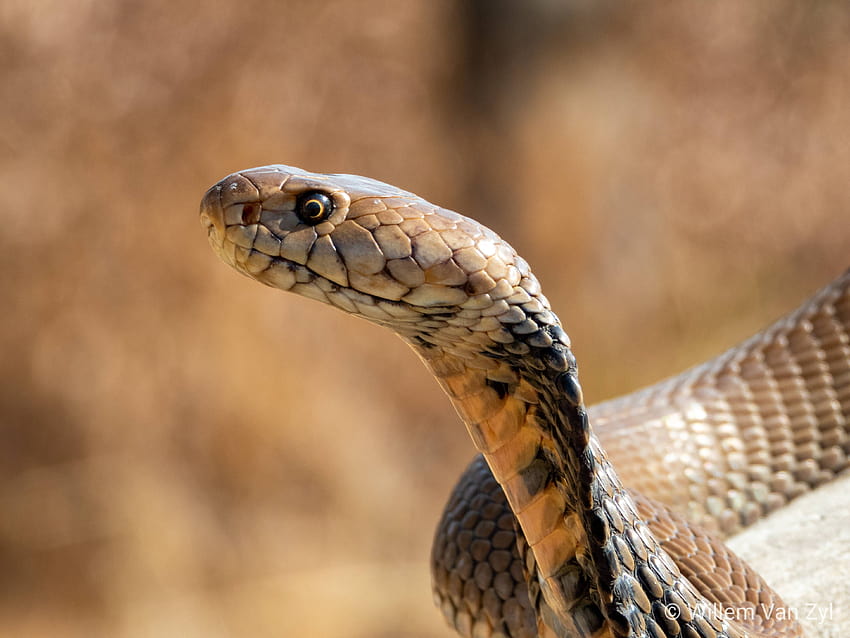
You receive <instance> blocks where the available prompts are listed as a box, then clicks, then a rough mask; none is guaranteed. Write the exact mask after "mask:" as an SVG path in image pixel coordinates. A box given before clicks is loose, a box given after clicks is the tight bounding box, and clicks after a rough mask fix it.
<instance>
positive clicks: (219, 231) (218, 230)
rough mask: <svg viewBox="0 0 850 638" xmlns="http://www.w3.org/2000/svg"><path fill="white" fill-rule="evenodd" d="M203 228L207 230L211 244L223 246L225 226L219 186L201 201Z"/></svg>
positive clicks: (209, 191)
mask: <svg viewBox="0 0 850 638" xmlns="http://www.w3.org/2000/svg"><path fill="white" fill-rule="evenodd" d="M201 226H203V227H204V228H205V229H206V231H207V235H208V236H209V238H210V241H211V242H213V241H214V242H215V243H216V244H221V242H222V240H223V239H224V231H225V225H224V214H223V211H222V208H221V193H220V187H219V184H216V185H215V186H213V187H212V188H210V189H209V190H208V191H207V192H206V193H205V194H204V198H203V199H202V200H201Z"/></svg>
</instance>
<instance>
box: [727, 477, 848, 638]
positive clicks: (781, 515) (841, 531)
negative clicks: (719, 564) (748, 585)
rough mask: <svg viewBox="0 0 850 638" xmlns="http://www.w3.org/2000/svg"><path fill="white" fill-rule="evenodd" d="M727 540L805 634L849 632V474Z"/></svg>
mask: <svg viewBox="0 0 850 638" xmlns="http://www.w3.org/2000/svg"><path fill="white" fill-rule="evenodd" d="M728 544H729V546H730V547H731V548H732V549H733V550H734V551H735V552H737V553H738V555H740V556H741V557H742V558H744V559H745V560H746V561H747V562H748V563H750V565H752V566H753V567H754V568H755V569H756V570H757V571H758V572H759V573H760V574H761V575H762V576H763V577H764V578H765V580H767V582H768V583H770V585H771V586H773V588H774V589H776V591H778V592H779V593H780V595H781V596H782V598H783V600H784V601H785V605H786V606H787V608H788V609H790V610H793V611H795V612H796V613H797V614H798V617H799V618H800V620H801V622H802V623H803V625H804V627H805V628H806V636H807V638H839V637H841V638H844V637H845V636H850V476H849V477H845V478H842V479H840V480H838V481H835V482H833V483H831V484H829V485H826V486H824V487H821V488H818V489H817V490H815V491H814V492H812V493H811V494H807V495H805V496H804V497H801V498H799V499H797V500H796V501H793V502H792V503H791V504H789V505H788V506H787V507H784V508H783V509H781V510H779V511H778V512H776V513H774V514H773V515H771V516H770V517H769V518H767V519H766V520H764V521H761V522H760V523H758V524H757V525H754V526H753V527H751V528H750V529H748V530H746V531H744V532H742V533H741V534H739V535H738V536H736V537H735V538H733V539H731V540H729V542H728ZM775 613H783V612H782V611H780V610H776V611H775Z"/></svg>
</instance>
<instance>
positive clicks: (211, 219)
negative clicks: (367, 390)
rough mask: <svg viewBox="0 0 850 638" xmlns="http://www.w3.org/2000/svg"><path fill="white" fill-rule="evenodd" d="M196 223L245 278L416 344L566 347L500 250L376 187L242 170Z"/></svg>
mask: <svg viewBox="0 0 850 638" xmlns="http://www.w3.org/2000/svg"><path fill="white" fill-rule="evenodd" d="M201 221H202V224H203V225H204V226H205V228H206V229H207V233H208V238H209V241H210V244H211V245H212V247H213V249H214V250H215V251H216V252H217V253H218V254H219V256H220V257H221V258H222V259H223V260H224V261H225V262H226V263H228V264H230V265H231V266H233V267H234V268H236V269H237V270H239V271H240V272H242V273H244V274H245V275H247V276H249V277H251V278H252V279H256V280H258V281H260V282H261V283H264V284H266V285H269V286H272V287H275V288H280V289H283V290H288V291H292V292H295V293H298V294H301V295H303V296H305V297H310V298H312V299H317V300H318V301H322V302H324V303H328V304H331V305H334V306H337V307H339V308H341V309H342V310H344V311H346V312H348V313H350V314H356V315H359V316H361V317H364V318H366V319H368V320H370V321H373V322H375V323H379V324H382V325H388V326H390V327H392V328H393V329H394V330H395V331H396V332H398V333H399V334H400V335H401V336H402V337H405V338H407V339H408V340H412V341H415V342H417V343H419V344H420V345H423V342H424V343H431V344H433V345H441V346H444V347H447V346H449V345H450V344H455V345H457V344H460V343H461V342H466V343H469V344H470V345H471V347H473V348H474V349H476V350H480V349H481V348H482V346H487V345H495V344H515V345H514V346H513V348H512V349H514V350H522V351H523V352H518V353H517V354H524V351H525V346H523V345H522V344H519V343H515V342H516V341H517V340H518V339H519V341H521V342H525V343H530V344H531V345H537V346H538V347H539V346H544V347H545V346H549V345H551V343H552V331H555V333H556V338H557V337H561V338H564V339H566V335H565V334H564V333H563V331H562V330H560V328H559V327H557V320H556V319H555V317H554V315H552V313H551V312H549V304H548V301H547V300H546V298H545V297H544V296H543V295H542V294H541V292H540V285H539V283H538V281H537V279H536V278H535V276H534V275H533V274H532V273H531V271H530V269H529V267H528V264H527V263H526V262H525V260H523V259H522V258H521V257H519V255H517V253H516V251H515V250H514V249H513V248H512V247H511V246H510V245H509V244H508V243H507V242H505V241H503V240H502V239H501V238H500V237H499V236H498V235H497V234H496V233H494V232H493V231H491V230H490V229H489V228H487V227H485V226H483V225H481V224H479V223H478V222H476V221H474V220H472V219H469V218H467V217H464V216H463V215H460V214H458V213H456V212H454V211H450V210H447V209H444V208H440V207H439V206H435V205H434V204H431V203H429V202H427V201H425V200H424V199H422V198H420V197H418V196H416V195H414V194H413V193H409V192H407V191H404V190H401V189H398V188H396V187H394V186H391V185H389V184H385V183H383V182H380V181H377V180H373V179H369V178H365V177H360V176H356V175H343V174H336V175H335V174H316V173H310V172H307V171H304V170H301V169H298V168H294V167H289V166H283V165H275V166H265V167H260V168H254V169H249V170H245V171H240V172H238V173H233V174H232V175H229V176H227V177H225V178H224V179H223V180H221V181H220V182H218V183H217V184H216V185H214V186H213V187H212V188H210V189H209V191H207V193H206V195H205V196H204V198H203V202H202V204H201ZM423 315H428V317H427V320H424V321H423V319H426V318H424V317H423ZM461 349H463V348H461Z"/></svg>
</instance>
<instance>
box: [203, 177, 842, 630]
mask: <svg viewBox="0 0 850 638" xmlns="http://www.w3.org/2000/svg"><path fill="white" fill-rule="evenodd" d="M316 192H319V193H321V194H322V195H321V197H324V198H325V199H326V201H328V205H327V206H323V215H321V216H318V217H317V218H315V219H312V218H311V219H310V220H309V221H308V220H307V219H306V218H305V216H304V212H303V211H302V210H301V208H300V207H301V203H300V202H301V198H302V196H308V195H309V196H312V195H311V194H313V193H316ZM202 220H203V223H204V225H205V227H206V229H207V232H208V234H209V237H210V242H211V245H212V246H213V248H214V249H215V250H216V251H217V252H218V253H219V255H220V256H221V257H222V259H224V260H225V261H226V262H227V263H229V264H231V265H233V266H234V267H235V268H237V269H239V270H240V271H242V272H243V273H245V274H246V275H248V276H249V277H252V278H255V279H257V280H258V281H261V282H263V283H266V284H268V285H271V286H275V287H278V288H281V289H284V290H291V291H293V292H296V293H298V294H302V295H304V296H307V297H310V298H313V299H317V300H320V301H323V302H325V303H329V304H332V305H335V306H337V307H339V308H341V309H343V310H345V311H346V312H348V313H350V314H355V315H358V316H361V317H364V318H367V319H369V320H371V321H374V322H376V323H379V324H381V325H385V326H388V327H390V328H391V329H392V330H394V331H395V332H396V333H397V334H399V335H400V336H402V337H403V338H404V339H405V340H407V341H408V342H409V343H410V344H411V346H413V348H414V350H416V351H417V353H418V354H419V355H420V356H421V357H422V359H423V360H424V361H425V362H426V364H427V365H428V366H429V367H430V369H431V370H432V372H433V373H434V374H435V376H436V377H437V378H438V380H439V381H440V383H441V385H442V387H443V388H444V389H445V390H446V392H447V394H448V395H449V397H450V398H451V400H452V402H453V403H454V405H455V407H456V408H457V410H458V413H459V414H460V416H461V418H462V420H463V421H464V423H465V424H466V426H467V429H468V431H469V433H470V435H471V436H472V439H473V442H474V443H475V445H476V447H477V448H478V449H479V450H480V451H482V452H483V454H484V457H485V458H486V460H487V465H488V466H489V468H490V470H491V471H492V473H493V478H490V479H488V478H487V476H488V475H487V474H486V473H484V474H482V472H481V471H479V470H478V469H475V470H474V471H471V472H468V473H467V475H466V477H467V478H466V479H465V480H468V481H470V484H472V482H473V481H479V482H480V481H482V480H484V481H489V482H487V483H486V484H485V485H484V487H481V486H480V485H478V484H477V483H476V484H475V488H474V489H467V487H466V486H465V485H461V486H459V488H458V489H457V490H456V492H455V497H456V498H453V501H452V503H453V504H452V505H451V506H450V509H449V511H448V512H447V514H446V516H445V517H444V527H442V528H441V529H440V530H439V531H438V535H437V539H436V543H435V560H434V562H435V578H436V580H437V581H438V582H437V586H438V587H437V591H436V595H437V598H438V601H439V602H440V604H441V607H442V608H443V611H444V613H446V615H447V617H448V618H449V619H450V621H451V622H452V623H453V625H454V626H455V627H456V628H457V629H458V630H459V631H460V632H461V633H462V634H464V635H475V636H491V635H498V634H504V635H523V634H528V635H534V634H535V633H538V634H539V635H557V636H582V637H584V636H600V637H601V636H612V637H625V636H632V635H648V636H668V637H672V636H678V635H682V636H701V637H703V638H720V637H721V636H723V637H727V638H739V637H741V638H743V636H745V635H758V636H761V637H767V636H785V637H786V638H787V637H795V636H798V635H800V629H799V627H798V626H797V625H796V624H795V623H788V624H782V623H779V622H774V621H777V620H778V619H776V618H770V617H768V616H765V615H764V614H763V613H762V614H761V616H762V617H761V618H759V617H754V618H743V619H739V620H729V619H728V617H727V616H726V615H724V613H723V610H722V609H720V608H715V607H712V605H711V604H710V603H712V602H718V603H722V604H723V605H724V606H725V608H729V609H739V608H742V606H743V608H744V609H754V610H756V611H758V610H759V608H760V607H763V606H764V605H766V604H769V605H771V606H773V605H781V601H780V600H779V598H778V597H777V596H776V595H775V594H774V593H773V592H772V591H771V590H770V589H769V588H768V587H767V586H766V585H765V584H764V583H763V582H762V581H761V580H760V579H759V578H758V576H757V575H756V574H754V573H752V572H751V571H750V570H749V569H748V568H747V567H746V566H745V565H744V564H743V563H741V562H740V561H738V559H737V558H735V557H734V556H733V555H732V554H731V553H730V552H729V551H728V550H727V549H726V548H725V547H723V546H722V544H720V541H719V540H718V539H717V538H714V537H712V536H710V535H709V534H708V533H706V532H703V531H700V530H699V529H696V528H694V527H693V523H692V522H691V521H692V520H695V521H697V522H701V523H709V524H711V525H714V526H715V527H716V528H717V529H720V530H723V531H726V532H728V531H732V530H734V529H736V528H738V527H740V526H742V525H746V524H749V523H750V522H752V521H753V520H756V519H757V518H759V517H760V516H761V515H763V514H764V513H765V512H767V511H770V510H771V509H772V508H775V507H777V506H779V505H781V504H782V503H783V502H785V501H786V500H788V499H790V498H794V497H795V496H797V495H798V494H800V493H803V492H804V491H806V490H808V489H811V488H812V487H813V486H815V485H817V484H819V483H820V482H823V481H825V480H828V479H829V478H830V477H832V476H833V475H834V474H835V473H836V472H838V471H843V470H844V469H846V467H847V441H846V437H847V431H848V428H847V409H846V408H847V403H848V402H847V382H848V381H847V379H848V374H847V369H846V360H847V343H848V340H847V329H846V326H847V323H846V319H847V296H848V287H850V275H845V276H844V277H843V278H841V279H839V280H838V281H837V282H835V283H834V284H833V285H832V286H830V287H828V288H827V289H825V290H824V291H822V292H821V293H820V294H819V295H818V296H816V297H815V298H814V300H813V301H812V302H811V303H809V304H807V305H806V306H804V307H803V308H802V309H801V310H800V311H798V312H797V313H795V314H793V315H791V316H790V317H789V318H788V319H786V320H783V321H781V322H779V323H777V324H776V325H775V326H773V327H772V328H770V329H768V330H766V331H765V332H763V333H761V334H760V335H758V336H757V337H755V338H753V339H752V340H750V341H748V342H746V343H744V344H742V345H741V346H739V347H738V348H734V349H732V350H730V351H729V352H727V353H726V354H724V355H721V356H720V357H718V358H716V359H714V360H712V361H710V362H708V363H706V364H704V365H703V366H699V367H697V368H694V369H692V370H690V371H687V372H685V373H684V374H682V375H680V376H679V377H676V378H674V379H671V380H668V381H666V382H662V383H659V384H657V385H656V386H654V387H653V388H649V389H647V390H645V391H642V392H640V393H635V394H634V395H632V396H630V397H627V398H624V399H622V400H620V401H613V402H609V403H607V404H603V405H601V406H598V407H597V408H596V409H595V410H594V411H593V417H592V420H593V421H595V422H596V423H597V424H599V426H600V433H601V434H602V438H603V440H604V442H605V446H606V447H607V448H608V449H609V451H610V454H611V457H610V458H611V459H613V460H614V462H615V463H614V464H613V465H612V463H611V461H609V457H608V456H607V455H606V452H605V450H604V449H603V446H602V443H600V440H599V439H597V437H596V435H595V434H594V430H593V429H592V428H591V426H590V423H589V421H588V418H587V413H586V411H585V408H584V405H583V399H582V392H581V387H580V385H579V383H578V377H577V368H576V362H575V358H574V357H573V356H572V353H571V352H570V344H569V339H568V337H567V336H566V334H565V333H564V332H563V330H562V329H561V328H560V324H559V321H558V319H557V317H556V316H555V315H554V314H553V313H552V312H551V311H550V310H549V305H548V301H547V300H546V298H545V297H544V296H543V295H542V293H541V292H540V287H539V284H538V283H537V281H536V279H535V278H534V276H533V274H531V272H530V269H529V268H528V265H527V264H526V263H525V262H524V261H523V260H522V259H521V258H520V257H519V256H517V255H516V253H515V252H514V251H513V249H512V248H511V247H510V246H509V245H508V244H507V243H505V242H503V241H502V240H501V239H500V238H499V237H498V236H497V235H495V234H494V233H493V232H492V231H490V230H489V229H487V228H485V227H483V226H481V225H479V224H477V223H476V222H474V221H473V220H469V219H467V218H464V217H462V216H461V215H458V214H457V213H454V212H452V211H447V210H444V209H440V208H439V207H436V206H434V205H432V204H429V203H428V202H425V201H424V200H422V199H420V198H418V197H416V196H415V195H413V194H411V193H406V192H404V191H400V190H398V189H395V188H394V187H392V186H389V185H386V184H381V183H380V182H375V181H374V180H368V179H365V178H360V177H355V176H346V175H318V174H311V173H306V172H304V171H301V170H300V169H293V168H290V167H285V166H274V167H264V168H260V169H252V170H250V171H245V172H243V173H240V174H235V175H233V176H230V177H228V178H226V179H225V180H223V181H222V182H220V183H219V184H218V185H217V186H215V187H214V188H212V189H210V191H209V192H208V193H207V195H206V196H205V198H204V201H203V204H202ZM836 352H837V354H836ZM648 441H651V442H652V444H651V445H647V442H648ZM626 451H628V452H629V454H626V453H625V452H626ZM614 465H618V466H619V467H620V468H621V473H618V472H616V471H615V470H614ZM620 474H622V477H621V475H620ZM659 477H666V478H662V479H661V480H659ZM623 479H625V480H623ZM680 479H684V480H680ZM494 481H495V482H494ZM497 484H498V486H499V488H498V489H497V488H496V487H494V486H495V485H497ZM626 485H628V486H629V487H630V488H631V490H627V489H626V487H625V486H626ZM635 488H636V489H637V490H638V491H637V492H635V491H633V490H634V489H635ZM641 494H646V495H650V496H652V497H655V498H658V499H660V500H662V501H664V502H665V503H668V504H669V505H670V506H671V507H673V508H674V509H678V510H679V512H681V513H673V512H671V511H668V510H667V509H666V506H662V505H660V504H657V503H655V502H653V501H650V500H649V498H648V497H646V496H642V495H641ZM500 497H503V498H504V499H505V500H504V501H502V502H501V503H502V504H501V506H500V501H499V499H500ZM505 503H507V504H509V506H510V507H509V511H510V514H509V513H508V509H506V508H505V507H504V505H505ZM686 516H687V518H686ZM518 530H521V532H519V531H518ZM721 571H722V573H719V572H721ZM522 579H525V582H526V584H525V585H524V587H525V588H524V589H523V586H522V585H521V583H522V582H523V581H522ZM523 597H524V598H523ZM747 605H749V607H747ZM670 609H675V610H676V612H677V615H676V616H675V617H673V616H671V615H670V613H668V612H669V610H670ZM529 610H533V612H534V614H533V621H534V626H532V625H531V624H530V623H529Z"/></svg>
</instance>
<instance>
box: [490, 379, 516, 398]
mask: <svg viewBox="0 0 850 638" xmlns="http://www.w3.org/2000/svg"><path fill="white" fill-rule="evenodd" d="M484 383H486V384H487V386H488V387H491V388H493V389H494V390H495V391H496V394H498V395H499V398H500V399H504V398H505V397H506V396H508V395H509V394H511V392H512V388H511V385H510V384H509V383H505V382H504V381H495V380H493V379H487V380H486V381H484Z"/></svg>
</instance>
